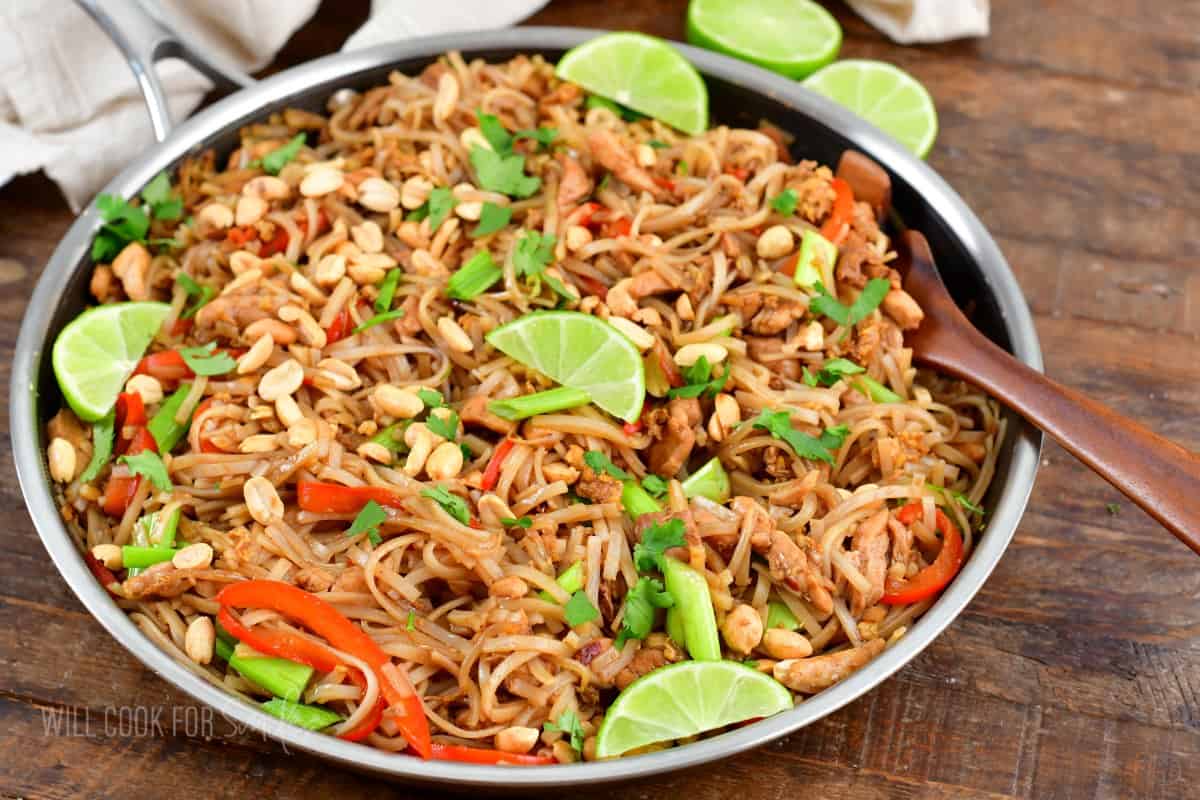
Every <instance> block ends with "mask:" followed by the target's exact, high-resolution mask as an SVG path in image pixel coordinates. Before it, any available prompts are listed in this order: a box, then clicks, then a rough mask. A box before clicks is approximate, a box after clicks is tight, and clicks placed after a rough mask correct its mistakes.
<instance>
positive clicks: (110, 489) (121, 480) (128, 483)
mask: <svg viewBox="0 0 1200 800" xmlns="http://www.w3.org/2000/svg"><path fill="white" fill-rule="evenodd" d="M139 402H140V398H139ZM142 418H143V420H144V419H145V411H144V409H143V413H142ZM143 450H153V451H154V452H156V453H157V452H158V443H157V442H155V441H154V435H153V434H152V433H150V431H149V430H148V429H147V428H145V427H144V426H143V427H141V428H138V429H137V433H135V434H134V435H133V438H132V439H131V440H130V442H129V445H128V446H127V447H126V449H125V452H124V453H121V455H128V456H136V455H137V454H138V453H140V452H142V451H143ZM141 481H142V476H141V475H113V476H112V477H110V478H109V479H108V483H106V484H105V485H104V496H103V497H101V498H100V508H101V509H103V511H104V513H105V514H108V515H109V516H110V517H123V516H125V509H127V508H129V504H130V503H132V502H133V496H134V495H135V494H137V490H138V486H140V485H141Z"/></svg>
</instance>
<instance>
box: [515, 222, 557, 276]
mask: <svg viewBox="0 0 1200 800" xmlns="http://www.w3.org/2000/svg"><path fill="white" fill-rule="evenodd" d="M554 241H555V240H554V237H553V236H550V235H545V236H543V235H542V234H540V233H538V232H537V231H526V232H525V233H524V235H522V236H521V237H520V238H519V239H517V244H516V247H514V248H513V257H512V259H513V267H515V268H516V272H517V275H521V276H525V277H531V278H532V277H536V276H538V275H541V274H542V273H543V272H545V271H546V267H547V266H549V264H550V262H551V261H553V260H554Z"/></svg>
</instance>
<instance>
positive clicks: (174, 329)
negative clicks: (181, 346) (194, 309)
mask: <svg viewBox="0 0 1200 800" xmlns="http://www.w3.org/2000/svg"><path fill="white" fill-rule="evenodd" d="M193 322H194V320H192V319H191V318H190V317H189V318H188V319H182V318H180V319H177V320H175V324H174V325H172V326H171V335H172V336H183V335H184V334H185V333H187V332H188V331H190V330H191V329H192V323H193Z"/></svg>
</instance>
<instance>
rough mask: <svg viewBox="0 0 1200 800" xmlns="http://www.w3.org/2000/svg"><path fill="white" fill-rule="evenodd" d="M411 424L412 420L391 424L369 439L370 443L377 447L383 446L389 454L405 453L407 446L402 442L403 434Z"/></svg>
mask: <svg viewBox="0 0 1200 800" xmlns="http://www.w3.org/2000/svg"><path fill="white" fill-rule="evenodd" d="M412 423H413V420H411V419H406V420H404V421H403V422H393V423H392V424H391V425H388V426H387V427H386V428H384V429H383V430H381V431H380V432H379V433H377V434H375V435H374V436H372V437H371V441H372V442H374V443H375V444H378V445H383V446H384V447H386V448H387V449H388V451H389V452H391V453H393V454H396V453H407V452H408V444H407V443H406V442H405V441H404V432H405V431H406V430H408V426H409V425H411V424H412Z"/></svg>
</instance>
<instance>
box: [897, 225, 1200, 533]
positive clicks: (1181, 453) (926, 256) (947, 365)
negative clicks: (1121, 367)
mask: <svg viewBox="0 0 1200 800" xmlns="http://www.w3.org/2000/svg"><path fill="white" fill-rule="evenodd" d="M897 250H898V253H899V256H900V257H899V258H898V259H897V262H896V265H897V266H898V268H899V270H900V272H901V274H902V275H904V290H905V291H906V292H908V293H909V294H910V295H912V297H913V299H914V300H916V301H917V303H918V304H920V306H921V308H922V309H924V311H925V319H924V321H923V322H922V323H921V327H920V328H918V329H917V330H916V331H915V332H913V333H911V334H909V335H908V336H907V337H906V339H905V342H906V344H907V345H908V346H909V347H911V348H912V350H913V360H914V361H916V362H918V363H921V364H924V365H925V366H928V367H933V368H935V369H938V370H940V371H942V372H945V373H947V374H949V375H953V376H955V377H957V378H962V379H963V380H965V381H968V382H970V383H973V384H975V385H976V386H978V387H979V388H981V389H983V390H984V391H986V392H987V393H988V394H990V395H991V396H992V397H995V398H996V399H997V400H999V401H1000V402H1001V403H1003V404H1004V405H1006V406H1008V407H1009V408H1011V409H1012V410H1013V411H1016V412H1017V413H1018V414H1020V415H1021V416H1022V417H1024V418H1025V419H1027V420H1029V421H1030V422H1031V423H1033V424H1034V425H1036V426H1037V427H1039V428H1041V429H1042V430H1043V431H1045V432H1046V433H1048V434H1050V435H1051V436H1052V437H1054V439H1055V441H1057V442H1058V443H1059V444H1061V445H1062V446H1063V447H1064V448H1066V450H1067V452H1069V453H1071V454H1072V455H1073V456H1075V457H1076V458H1078V459H1079V460H1080V461H1082V462H1083V463H1084V464H1086V465H1087V466H1089V467H1091V468H1092V469H1093V470H1094V471H1096V472H1097V473H1099V474H1100V476H1101V477H1103V478H1104V479H1105V480H1106V481H1108V482H1109V483H1111V484H1112V485H1113V486H1115V487H1116V488H1117V489H1119V490H1120V491H1121V493H1123V494H1124V495H1125V496H1126V497H1128V498H1129V499H1130V500H1132V501H1133V502H1134V503H1136V504H1137V505H1139V506H1141V508H1142V509H1143V510H1144V511H1145V512H1146V513H1147V514H1149V515H1150V516H1152V517H1154V518H1155V519H1156V520H1158V521H1159V522H1161V523H1162V524H1163V526H1164V527H1166V528H1167V530H1169V531H1170V532H1171V533H1173V534H1175V536H1176V537H1178V538H1179V540H1180V541H1181V542H1183V543H1184V544H1186V545H1187V546H1188V547H1190V548H1192V550H1193V551H1195V552H1196V553H1197V554H1200V456H1197V455H1196V454H1195V453H1191V452H1188V451H1187V450H1184V449H1183V448H1182V447H1180V446H1179V445H1177V444H1175V443H1174V442H1171V441H1169V440H1167V439H1164V438H1163V437H1161V436H1159V435H1158V434H1156V433H1154V432H1153V431H1151V430H1149V429H1148V428H1145V427H1143V426H1141V425H1139V424H1138V423H1136V422H1134V421H1133V420H1131V419H1126V418H1125V417H1122V416H1121V415H1120V414H1117V413H1116V412H1115V411H1113V410H1112V409H1110V408H1107V407H1105V406H1103V405H1101V404H1100V403H1097V402H1096V401H1095V400H1091V399H1089V398H1087V397H1085V396H1083V395H1082V394H1080V393H1079V392H1077V391H1075V390H1074V389H1069V388H1067V387H1066V386H1063V385H1061V384H1059V383H1055V382H1054V381H1052V380H1050V379H1049V378H1047V377H1046V376H1045V375H1043V374H1042V373H1040V372H1037V371H1035V370H1033V369H1030V368H1029V367H1027V366H1025V365H1024V364H1022V363H1021V362H1020V361H1017V360H1016V359H1015V358H1013V357H1012V356H1010V355H1009V354H1008V353H1006V352H1004V351H1003V350H1001V349H1000V348H999V347H997V346H996V345H995V344H993V343H992V342H991V341H990V340H989V339H987V338H986V337H985V336H984V335H983V334H982V333H980V332H979V331H978V330H977V329H976V328H975V326H974V325H972V324H971V323H970V322H969V321H968V320H967V318H966V317H965V316H963V313H962V312H961V311H959V310H958V306H956V305H955V304H954V300H952V299H951V297H950V293H949V292H947V291H946V287H945V285H944V284H943V283H942V279H941V277H940V276H939V275H938V271H937V267H936V266H935V265H934V262H933V254H932V253H931V252H930V250H929V242H927V241H926V240H925V237H924V236H922V235H921V234H920V233H917V232H916V231H911V230H910V231H906V232H905V233H904V234H903V235H902V236H901V238H900V242H899V246H898V248H897Z"/></svg>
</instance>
